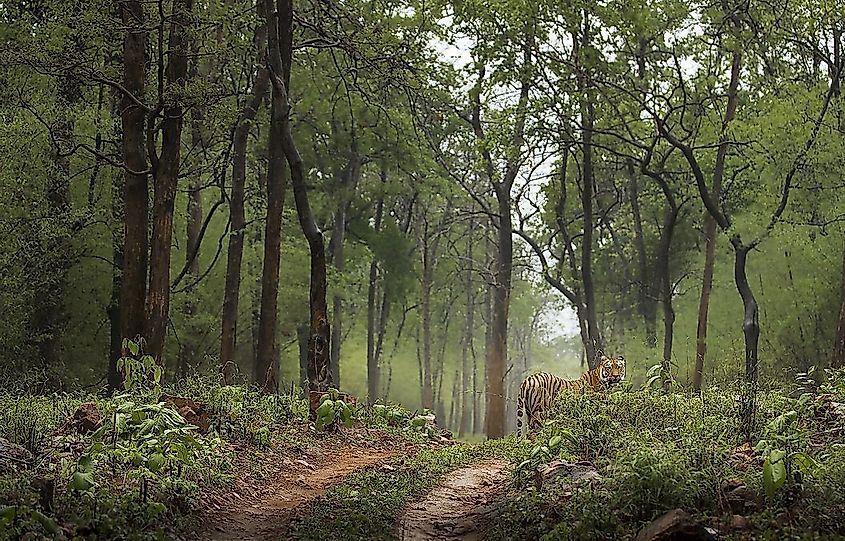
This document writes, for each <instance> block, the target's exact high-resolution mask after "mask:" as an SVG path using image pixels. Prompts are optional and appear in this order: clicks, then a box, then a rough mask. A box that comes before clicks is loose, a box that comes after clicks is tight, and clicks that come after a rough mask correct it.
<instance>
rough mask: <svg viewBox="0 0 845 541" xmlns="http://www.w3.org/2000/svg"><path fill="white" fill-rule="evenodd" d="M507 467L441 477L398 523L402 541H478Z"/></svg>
mask: <svg viewBox="0 0 845 541" xmlns="http://www.w3.org/2000/svg"><path fill="white" fill-rule="evenodd" d="M508 476H509V470H508V463H507V462H506V461H503V460H493V461H489V462H481V463H478V464H472V465H470V466H466V467H464V468H460V469H457V470H455V471H453V472H451V473H449V474H447V475H446V476H445V478H444V479H443V481H441V483H440V484H439V485H437V486H436V487H435V488H434V489H433V490H432V491H431V492H430V493H429V494H428V495H427V496H426V497H425V499H423V500H422V501H419V502H416V503H412V504H411V505H410V506H409V507H408V508H407V509H406V510H405V512H404V514H403V515H402V516H401V517H400V519H399V525H398V530H399V538H400V539H402V540H403V541H422V540H431V539H436V540H439V541H451V540H455V539H462V540H469V541H474V540H479V539H482V538H483V536H484V527H485V525H486V524H488V523H489V519H490V515H492V514H493V513H494V512H495V510H496V507H495V503H494V499H495V496H496V495H497V494H498V493H500V492H501V491H503V490H504V488H505V486H506V484H507V481H508Z"/></svg>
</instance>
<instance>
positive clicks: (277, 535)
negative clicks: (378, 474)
mask: <svg viewBox="0 0 845 541" xmlns="http://www.w3.org/2000/svg"><path fill="white" fill-rule="evenodd" d="M409 451H410V449H405V448H404V447H403V446H402V445H394V446H381V447H375V446H373V447H371V446H367V447H357V446H343V447H339V448H336V449H333V450H328V449H316V448H314V449H310V450H306V451H305V452H304V453H302V454H301V456H299V457H296V456H293V457H291V456H279V457H276V458H277V459H278V461H277V463H276V464H274V465H273V471H272V474H271V475H272V478H271V479H270V482H269V483H267V484H266V485H264V486H262V487H260V488H256V487H252V488H253V489H254V490H250V486H249V485H248V484H246V483H241V484H240V485H241V486H240V487H237V488H236V489H235V490H233V491H230V492H227V493H225V494H221V495H219V496H218V497H217V498H216V499H215V502H214V503H212V504H211V508H212V512H210V513H209V514H208V516H207V518H206V520H205V527H204V530H203V532H201V537H202V538H203V539H211V540H213V541H218V540H224V539H238V540H265V539H266V540H273V541H277V540H279V539H284V534H285V532H286V531H287V529H288V526H289V524H290V521H291V519H292V518H293V516H294V515H295V514H296V512H297V510H298V509H299V508H300V507H301V506H302V505H303V504H305V503H307V502H309V501H311V500H313V499H315V498H317V497H319V496H321V495H323V494H325V492H326V490H328V489H329V488H331V487H333V486H335V485H337V484H339V483H340V482H341V481H342V480H343V479H344V478H346V477H347V476H349V475H350V474H351V473H353V472H354V471H356V470H358V469H361V468H364V467H366V466H371V465H373V464H380V463H382V462H385V461H387V460H388V459H390V458H393V457H395V456H398V455H401V454H405V453H408V452H409Z"/></svg>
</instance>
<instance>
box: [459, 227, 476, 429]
mask: <svg viewBox="0 0 845 541" xmlns="http://www.w3.org/2000/svg"><path fill="white" fill-rule="evenodd" d="M474 226H475V222H474V221H470V223H469V231H468V232H467V241H466V247H467V256H466V257H467V263H466V282H465V283H464V288H465V289H466V328H465V329H464V340H463V347H462V348H461V395H460V404H461V406H460V413H461V421H460V428H459V431H458V435H459V436H460V437H464V436H465V435H466V434H468V433H470V432H471V431H472V413H473V412H472V404H473V399H472V395H471V394H470V393H471V392H473V389H471V388H470V387H471V384H472V379H473V374H472V373H471V372H470V365H469V357H470V354H474V351H473V347H472V339H473V336H472V335H473V330H474V328H475V321H473V320H474V317H475V290H474V288H473V286H472V261H473V259H472V243H473V231H474V229H475V227H474ZM474 366H475V360H474V355H473V369H474Z"/></svg>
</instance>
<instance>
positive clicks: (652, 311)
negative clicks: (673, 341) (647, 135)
mask: <svg viewBox="0 0 845 541" xmlns="http://www.w3.org/2000/svg"><path fill="white" fill-rule="evenodd" d="M626 170H627V172H628V199H629V201H630V203H631V215H632V216H633V222H634V246H635V247H636V249H637V263H638V271H639V274H638V276H637V280H638V282H639V283H638V284H637V293H638V307H639V312H640V315H641V316H642V318H643V322H644V323H645V331H646V332H645V334H646V346H647V347H649V348H654V347H657V295H655V291H654V288H653V287H652V284H654V280H652V278H651V276H649V275H650V274H651V273H650V272H649V269H648V253H647V252H646V247H645V236H644V235H643V220H642V216H641V214H640V191H639V186H638V183H637V173H636V171H635V170H634V164H633V163H632V162H631V161H630V160H629V161H628V163H627V164H626Z"/></svg>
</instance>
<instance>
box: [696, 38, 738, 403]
mask: <svg viewBox="0 0 845 541" xmlns="http://www.w3.org/2000/svg"><path fill="white" fill-rule="evenodd" d="M740 64H741V53H740V52H739V51H734V53H733V56H732V59H731V79H730V83H729V84H728V103H727V106H726V108H725V117H724V119H723V120H722V131H721V135H720V138H719V148H718V150H717V152H716V163H715V165H714V168H713V184H712V188H711V193H712V197H713V199H715V200H716V201H718V200H719V197H720V196H721V193H722V179H723V177H724V174H725V158H726V156H727V152H728V140H727V128H728V125H729V124H730V122H731V121H732V120H733V118H734V115H735V114H736V107H737V103H738V89H739V75H740ZM704 236H705V238H706V239H707V246H706V248H705V252H704V270H703V276H702V280H701V297H700V298H699V302H698V325H697V327H696V348H695V370H694V371H693V377H692V388H693V390H694V391H695V392H701V384H702V381H703V378H704V360H705V357H706V355H707V318H708V312H709V310H710V292H711V291H712V289H713V270H714V268H715V266H716V220H715V218H714V217H713V216H712V215H710V213H708V214H707V215H706V216H705V218H704Z"/></svg>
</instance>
